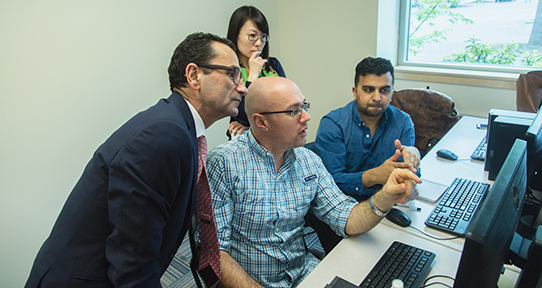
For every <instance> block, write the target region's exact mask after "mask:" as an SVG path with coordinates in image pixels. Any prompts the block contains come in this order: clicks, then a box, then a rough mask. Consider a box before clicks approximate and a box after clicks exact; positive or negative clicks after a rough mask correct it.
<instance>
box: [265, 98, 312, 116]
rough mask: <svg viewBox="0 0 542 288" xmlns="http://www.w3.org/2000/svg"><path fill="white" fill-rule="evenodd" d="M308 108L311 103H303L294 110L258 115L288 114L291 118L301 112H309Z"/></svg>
mask: <svg viewBox="0 0 542 288" xmlns="http://www.w3.org/2000/svg"><path fill="white" fill-rule="evenodd" d="M310 108H311V103H309V102H303V105H301V106H298V107H295V108H294V109H290V110H285V111H273V112H260V113H259V114H276V113H290V115H292V117H297V116H299V115H301V113H302V112H303V110H305V111H309V109H310Z"/></svg>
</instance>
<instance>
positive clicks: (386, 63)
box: [354, 57, 395, 87]
mask: <svg viewBox="0 0 542 288" xmlns="http://www.w3.org/2000/svg"><path fill="white" fill-rule="evenodd" d="M388 72H390V74H391V83H392V84H394V82H395V76H394V75H393V65H392V64H391V62H390V60H388V59H385V58H381V57H377V58H373V57H367V58H365V59H363V60H361V62H359V63H358V65H357V66H356V77H355V78H354V86H355V87H358V83H359V76H365V75H367V74H375V75H376V76H380V75H384V74H386V73H388Z"/></svg>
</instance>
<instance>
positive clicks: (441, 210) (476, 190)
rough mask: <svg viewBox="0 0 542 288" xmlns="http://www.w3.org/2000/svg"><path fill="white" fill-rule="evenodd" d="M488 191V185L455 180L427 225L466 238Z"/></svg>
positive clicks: (430, 216) (462, 179)
mask: <svg viewBox="0 0 542 288" xmlns="http://www.w3.org/2000/svg"><path fill="white" fill-rule="evenodd" d="M488 189H489V184H488V183H483V182H479V181H474V180H469V179H464V178H456V179H454V181H453V182H452V184H450V186H449V187H448V189H447V190H446V191H445V192H444V195H443V196H442V199H441V200H440V202H439V203H438V204H437V205H436V206H435V208H434V209H433V211H432V212H431V214H429V216H428V217H427V219H426V220H425V225H427V226H429V227H433V228H437V229H440V230H443V231H446V232H450V233H453V234H457V235H462V236H464V235H465V233H466V232H467V230H468V226H469V225H470V221H472V219H473V217H472V215H474V213H476V211H477V209H478V206H479V205H480V204H481V202H482V199H483V197H484V195H485V193H486V192H487V191H488Z"/></svg>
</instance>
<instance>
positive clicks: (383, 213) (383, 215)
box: [369, 195, 390, 217]
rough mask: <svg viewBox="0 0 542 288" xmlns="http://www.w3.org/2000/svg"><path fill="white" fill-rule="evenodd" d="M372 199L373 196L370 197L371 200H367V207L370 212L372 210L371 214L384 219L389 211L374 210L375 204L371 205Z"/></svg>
mask: <svg viewBox="0 0 542 288" xmlns="http://www.w3.org/2000/svg"><path fill="white" fill-rule="evenodd" d="M374 197H375V195H373V196H371V200H369V206H371V210H373V213H375V214H376V215H377V216H380V217H385V216H386V215H388V213H390V211H388V212H382V211H380V209H378V208H376V206H375V204H374V203H373V198H374Z"/></svg>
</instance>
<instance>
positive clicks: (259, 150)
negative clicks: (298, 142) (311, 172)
mask: <svg viewBox="0 0 542 288" xmlns="http://www.w3.org/2000/svg"><path fill="white" fill-rule="evenodd" d="M245 134H247V139H248V146H249V147H250V149H251V150H252V151H254V153H256V155H258V156H260V157H262V158H263V159H265V158H267V157H271V158H272V159H273V153H271V151H269V150H267V149H265V147H263V146H262V145H261V144H260V143H258V141H257V140H256V138H254V135H253V134H252V129H249V130H248V132H247V133H245ZM290 159H291V161H292V162H293V161H294V160H295V159H296V157H295V149H288V150H286V152H284V163H283V166H284V164H286V163H287V162H289V161H287V160H290Z"/></svg>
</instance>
